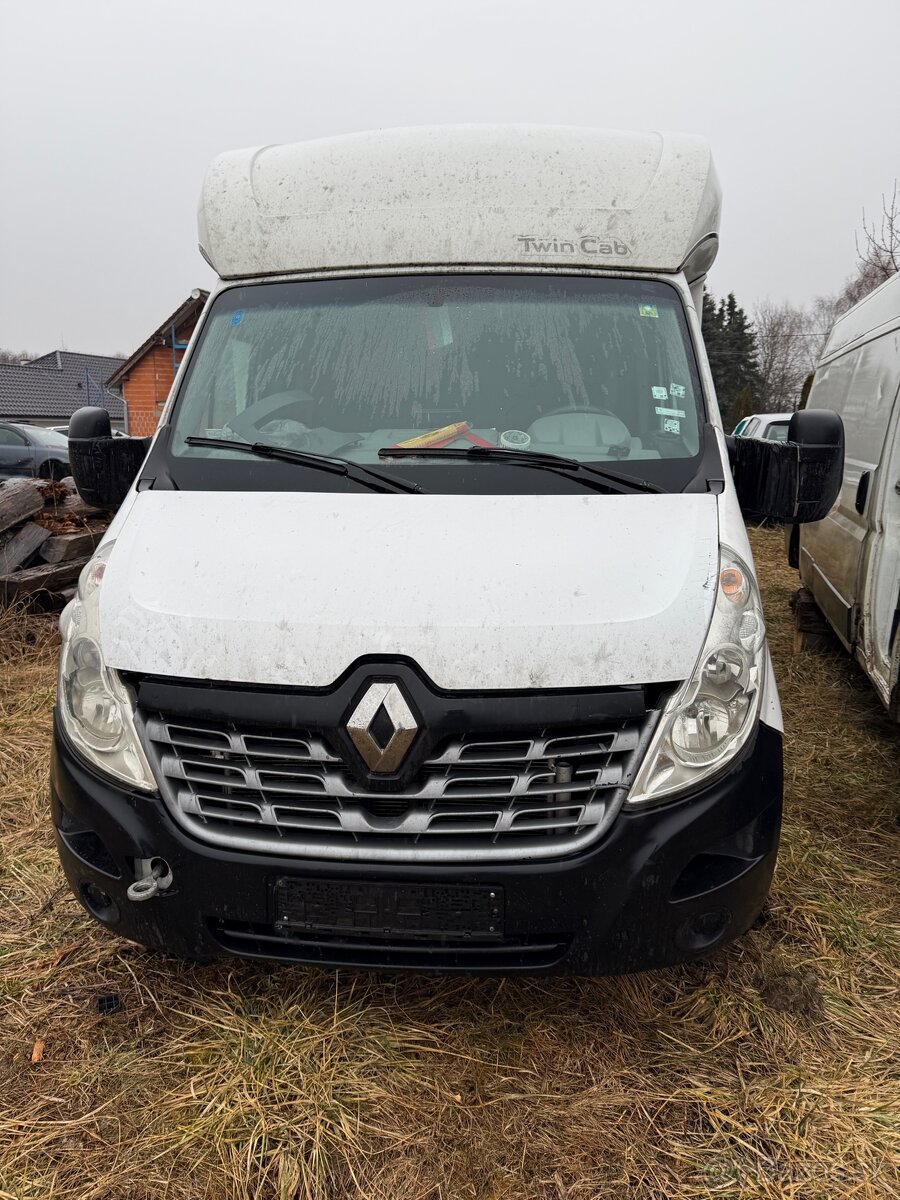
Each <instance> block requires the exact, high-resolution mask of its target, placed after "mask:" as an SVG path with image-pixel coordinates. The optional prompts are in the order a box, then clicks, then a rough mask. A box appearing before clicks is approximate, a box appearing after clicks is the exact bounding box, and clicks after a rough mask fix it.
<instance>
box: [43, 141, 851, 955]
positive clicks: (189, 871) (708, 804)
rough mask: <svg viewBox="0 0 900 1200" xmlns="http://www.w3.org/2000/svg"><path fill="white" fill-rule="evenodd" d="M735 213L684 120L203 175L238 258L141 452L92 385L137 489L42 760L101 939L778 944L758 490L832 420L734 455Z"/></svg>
mask: <svg viewBox="0 0 900 1200" xmlns="http://www.w3.org/2000/svg"><path fill="white" fill-rule="evenodd" d="M718 219H719V188H718V184H717V181H716V175H715V171H714V169H713V165H712V159H711V157H710V152H709V148H708V146H707V145H706V143H705V142H704V141H703V140H702V139H700V138H694V137H686V136H683V135H666V136H662V135H660V134H625V133H611V132H604V131H598V130H591V129H568V128H554V127H530V126H522V127H517V126H514V127H496V126H483V127H482V126H474V127H457V128H431V129H412V130H391V131H383V132H379V133H371V134H359V135H353V136H350V137H341V138H333V139H328V140H324V141H319V142H310V143H306V144H302V145H297V146H270V147H264V148H258V149H254V150H244V151H236V152H234V153H229V154H224V155H222V156H221V157H219V158H218V159H216V161H215V162H214V163H213V164H212V166H211V167H210V169H209V172H208V173H207V177H206V182H205V185H204V188H203V196H202V200H201V207H200V241H201V248H202V251H203V253H204V255H205V256H206V258H207V260H208V261H209V262H210V263H211V264H212V265H213V266H214V267H215V269H216V270H217V272H218V274H219V276H220V279H219V283H218V286H217V287H216V288H215V289H214V291H213V293H212V295H211V296H210V299H209V303H208V305H207V307H206V309H205V311H204V314H203V317H202V318H201V321H200V323H199V324H198V326H197V329H196V331H195V333H194V336H193V338H192V339H191V344H190V347H189V349H188V351H187V353H186V355H185V359H184V362H183V364H182V366H181V369H180V370H179V373H178V376H177V378H176V380H175V383H174V385H173V389H172V392H171V394H170V397H169V400H168V403H167V405H166V408H165V411H164V413H163V417H162V423H161V425H160V428H159V430H158V432H157V434H156V437H155V438H154V440H153V444H152V446H151V447H150V449H149V453H148V454H147V455H146V459H144V453H145V450H146V447H145V446H144V445H143V444H141V443H140V442H139V440H138V439H134V438H126V439H118V438H113V437H111V436H109V416H108V414H107V413H105V411H103V410H98V409H84V410H82V411H81V412H80V413H78V414H76V415H75V416H74V417H73V418H72V422H71V425H70V429H69V433H70V441H69V445H70V447H71V448H72V465H73V472H74V474H75V478H76V482H77V483H78V486H79V489H80V490H81V491H82V494H84V495H85V496H86V498H91V499H93V500H95V501H97V502H100V503H107V504H116V503H119V502H121V507H120V508H119V511H118V513H117V515H116V517H115V520H114V521H113V523H112V525H111V527H110V529H109V533H108V536H107V538H106V540H105V541H104V542H103V544H102V545H101V546H100V548H99V549H98V551H97V554H96V555H95V557H94V559H93V560H92V561H91V562H90V563H89V564H88V566H87V567H86V568H85V571H84V573H83V576H82V580H81V583H80V585H79V592H78V595H77V597H76V599H75V600H74V601H73V602H72V604H71V605H70V606H69V607H68V608H67V609H66V611H65V612H64V614H63V617H62V620H61V630H62V634H63V649H62V655H61V664H60V685H59V695H58V703H57V709H56V727H55V749H54V756H53V766H52V783H51V795H52V810H53V819H54V824H55V828H56V833H57V844H58V847H59V853H60V857H61V859H62V861H63V864H64V867H65V870H66V873H67V876H68V878H69V881H70V883H71V885H72V888H73V890H74V891H75V893H76V895H77V896H78V897H79V898H80V900H81V902H82V903H83V904H84V906H85V907H86V908H87V909H88V911H89V912H90V913H91V914H92V915H93V916H94V917H95V918H96V919H97V920H98V921H100V922H102V923H103V924H105V925H106V926H108V927H109V928H110V929H112V930H114V931H116V932H120V933H123V934H125V935H126V936H128V937H132V938H134V939H136V940H138V941H142V942H145V943H147V944H148V945H152V946H155V947H157V948H160V949H163V950H167V951H170V952H173V953H180V954H184V955H192V956H199V957H201V958H208V957H213V956H216V955H222V954H244V955H256V956H270V957H274V958H280V959H287V960H293V961H301V962H319V963H328V964H332V965H338V964H343V965H356V966H373V967H406V968H417V969H421V968H432V969H437V968H440V969H447V970H472V971H490V972H503V971H521V970H531V971H561V972H577V973H592V972H602V971H606V972H612V971H629V970H637V969H641V968H645V967H650V966H659V965H662V964H663V963H670V962H675V961H679V960H682V959H685V958H692V957H695V956H697V955H699V954H704V953H707V952H708V951H709V950H711V949H712V948H713V947H715V946H718V945H720V944H722V943H723V942H724V941H727V940H728V939H730V938H733V937H736V936H737V935H739V934H740V933H742V932H743V931H744V930H745V929H747V928H748V926H749V925H750V924H751V923H752V921H753V920H754V918H755V916H756V914H757V913H758V912H759V910H760V908H761V906H762V904H763V902H764V900H765V897H766V893H767V891H768V887H769V881H770V879H771V875H772V870H773V868H774V864H775V856H776V851H777V845H778V833H779V827H780V818H781V796H782V759H781V746H782V730H781V713H780V708H779V703H778V693H777V689H776V685H775V680H774V678H773V674H772V666H771V662H770V658H769V653H768V649H767V644H766V638H765V626H764V624H763V617H762V612H761V608H760V599H759V591H758V588H757V583H756V578H755V574H754V569H753V562H752V557H751V553H750V547H749V544H748V541H747V534H746V530H745V527H744V521H743V519H742V517H741V508H740V505H741V504H745V505H746V506H747V507H749V508H750V509H752V510H753V511H756V512H764V513H770V514H771V515H773V516H776V517H781V518H785V519H790V520H796V519H808V520H815V519H817V518H818V517H820V516H821V515H822V514H823V513H824V512H825V511H827V508H828V506H829V505H830V504H831V502H832V500H833V498H834V494H835V490H836V487H837V485H838V481H839V479H840V472H841V463H842V434H841V431H840V421H839V419H838V418H836V417H833V416H832V415H831V414H827V419H823V416H822V414H811V413H799V414H795V416H794V417H793V418H792V431H793V434H794V443H795V444H792V445H790V446H785V445H784V444H781V445H779V444H776V443H774V442H762V441H755V440H752V439H737V441H735V442H733V443H729V442H728V441H727V440H726V438H725V436H724V433H723V430H722V426H721V419H720V417H719V412H718V409H717V406H716V399H715V395H714V392H713V387H712V382H711V378H710V372H709V365H708V363H707V359H706V354H705V352H704V347H703V340H702V336H701V333H700V323H699V320H698V317H697V308H698V307H699V304H700V299H701V296H702V288H703V279H704V276H705V274H706V271H707V269H708V267H709V266H710V264H711V263H712V261H713V258H714V257H715V252H716V247H717V242H718V239H717V229H718ZM811 443H815V444H811ZM811 465H812V467H813V468H814V469H813V470H810V466H811ZM732 471H734V477H733V475H732Z"/></svg>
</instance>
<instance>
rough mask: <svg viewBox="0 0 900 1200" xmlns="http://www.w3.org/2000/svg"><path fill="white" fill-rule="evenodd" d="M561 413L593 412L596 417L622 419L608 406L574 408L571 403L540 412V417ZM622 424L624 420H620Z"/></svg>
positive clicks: (557, 415) (559, 414) (556, 415)
mask: <svg viewBox="0 0 900 1200" xmlns="http://www.w3.org/2000/svg"><path fill="white" fill-rule="evenodd" d="M563 413H594V414H595V415H596V416H598V417H615V419H616V420H617V421H622V418H621V417H620V416H619V415H618V414H617V413H614V412H610V410H609V409H608V408H593V407H592V406H591V405H587V406H586V407H585V408H581V407H577V408H576V407H575V406H574V405H571V404H566V405H564V406H563V407H562V408H554V409H551V410H550V412H545V413H541V417H559V416H562V414H563ZM538 419H540V418H538ZM622 424H623V425H624V424H625V422H624V421H622Z"/></svg>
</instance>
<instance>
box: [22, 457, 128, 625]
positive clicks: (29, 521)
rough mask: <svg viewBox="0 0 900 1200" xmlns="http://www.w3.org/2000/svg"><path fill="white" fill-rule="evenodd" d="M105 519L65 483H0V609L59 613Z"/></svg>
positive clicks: (103, 513)
mask: <svg viewBox="0 0 900 1200" xmlns="http://www.w3.org/2000/svg"><path fill="white" fill-rule="evenodd" d="M111 519H112V514H111V513H108V512H106V511H105V510H104V509H98V508H92V507H91V506H90V505H88V504H85V502H84V501H83V500H82V499H81V497H80V496H79V495H78V493H77V491H76V490H75V483H74V480H72V479H71V478H68V479H61V480H48V479H24V478H23V479H10V480H7V482H5V483H0V606H2V605H4V604H7V605H8V604H13V603H15V602H16V601H26V602H29V603H35V604H38V605H40V607H42V608H58V607H61V606H62V605H63V604H64V603H65V602H66V600H68V599H69V598H70V597H71V596H72V595H73V594H74V590H75V584H76V583H77V582H78V576H79V574H80V572H81V568H82V567H83V566H84V564H85V563H86V562H87V561H88V559H89V558H90V556H91V554H92V553H93V551H94V548H95V547H96V546H97V544H98V543H99V542H100V539H101V538H102V537H103V534H104V533H105V532H106V528H107V526H108V525H109V522H110V520H111Z"/></svg>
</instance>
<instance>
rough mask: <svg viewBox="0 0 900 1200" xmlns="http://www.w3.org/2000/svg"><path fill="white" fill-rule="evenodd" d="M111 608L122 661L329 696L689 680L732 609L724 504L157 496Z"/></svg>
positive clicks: (664, 499)
mask: <svg viewBox="0 0 900 1200" xmlns="http://www.w3.org/2000/svg"><path fill="white" fill-rule="evenodd" d="M117 532H118V538H117V541H116V544H115V547H114V549H113V551H112V554H111V557H110V561H109V565H108V567H107V570H106V575H105V577H104V580H103V585H102V588H101V596H100V624H101V638H102V643H103V652H104V656H105V658H106V660H107V662H108V663H109V664H110V665H111V666H114V667H117V668H119V669H121V670H134V671H140V672H147V673H150V674H159V675H169V676H179V677H188V678H196V679H214V680H231V681H234V682H246V683H260V684H282V685H294V686H322V685H327V684H330V683H331V682H333V681H334V680H335V679H336V678H337V677H338V676H339V675H340V674H341V673H342V672H343V671H345V670H346V669H347V667H349V666H350V665H351V664H352V663H353V662H354V661H355V660H356V659H358V658H359V657H360V656H362V655H384V656H393V655H406V656H408V657H409V658H412V659H413V660H415V661H416V662H417V663H418V664H419V665H420V666H421V668H422V669H423V670H424V671H425V673H426V674H427V675H428V676H430V678H431V679H432V680H433V681H434V682H435V684H437V685H438V686H439V687H442V688H448V689H495V688H496V689H503V688H534V687H559V688H572V687H602V686H608V685H621V684H627V683H651V682H660V681H667V680H681V679H684V678H685V677H686V676H687V675H688V674H689V673H690V671H691V670H692V668H693V667H694V664H695V661H696V658H697V655H698V654H699V652H700V648H701V645H702V643H703V639H704V636H705V634H706V630H707V626H708V624H709V620H710V615H711V611H712V604H713V596H714V587H715V584H716V581H717V572H718V554H719V547H718V514H717V503H716V497H715V496H712V495H674V496H670V495H666V496H652V495H648V496H603V495H596V494H591V495H585V496H547V495H542V496H483V495H478V496H442V495H432V496H428V495H424V496H418V495H380V496H372V495H370V494H352V493H348V494H341V493H303V492H288V493H285V492H281V493H258V492H254V493H226V492H216V493H208V492H156V491H147V492H141V493H139V494H137V495H136V496H135V498H134V501H133V506H132V508H131V511H130V512H129V514H128V518H127V520H125V521H124V522H123V523H122V525H121V526H120V527H119V529H118V531H117Z"/></svg>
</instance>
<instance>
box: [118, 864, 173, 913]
mask: <svg viewBox="0 0 900 1200" xmlns="http://www.w3.org/2000/svg"><path fill="white" fill-rule="evenodd" d="M134 873H135V875H136V876H137V878H136V879H135V881H134V883H132V884H130V885H129V887H128V891H127V892H126V893H125V894H126V896H127V897H128V899H129V900H133V901H134V902H135V903H138V902H139V901H141V900H152V899H153V897H154V896H155V895H156V894H157V893H158V892H164V891H165V890H166V888H168V887H171V886H172V871H171V869H170V867H169V864H168V863H167V862H166V860H165V859H164V858H136V859H135V860H134Z"/></svg>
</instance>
